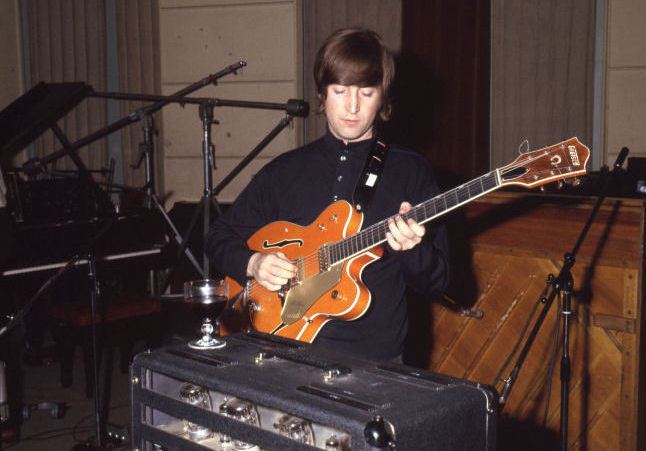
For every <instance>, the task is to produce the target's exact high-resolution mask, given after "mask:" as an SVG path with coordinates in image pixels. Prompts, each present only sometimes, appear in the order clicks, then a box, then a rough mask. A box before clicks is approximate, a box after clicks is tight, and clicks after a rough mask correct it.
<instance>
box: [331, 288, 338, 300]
mask: <svg viewBox="0 0 646 451" xmlns="http://www.w3.org/2000/svg"><path fill="white" fill-rule="evenodd" d="M330 296H332V299H337V298H338V297H339V291H338V290H332V293H330Z"/></svg>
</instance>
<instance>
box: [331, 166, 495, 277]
mask: <svg viewBox="0 0 646 451" xmlns="http://www.w3.org/2000/svg"><path fill="white" fill-rule="evenodd" d="M500 186H501V183H500V180H499V174H498V170H495V171H491V172H488V173H487V174H484V175H482V176H480V177H478V178H476V179H473V180H471V181H470V182H467V183H465V184H463V185H460V186H458V187H456V188H453V189H451V190H449V191H446V192H445V193H442V194H439V195H437V196H435V197H433V198H431V199H429V200H427V201H425V202H422V203H420V204H418V205H415V206H414V207H413V208H411V209H410V211H409V212H408V213H406V214H404V215H402V218H404V220H408V219H413V220H415V222H417V223H418V224H424V223H426V222H428V221H431V220H433V219H435V218H437V217H439V216H441V215H443V214H445V213H448V212H449V211H451V210H453V209H455V208H458V207H460V206H462V205H464V204H466V203H468V202H470V201H472V200H473V199H476V198H478V197H480V196H483V195H484V194H486V193H488V192H490V191H494V190H495V189H497V188H498V187H500ZM393 217H394V216H393ZM389 219H390V218H387V219H384V220H383V221H380V222H377V223H375V224H373V225H371V226H369V227H367V228H366V229H364V230H362V231H361V232H359V233H357V234H355V235H352V236H351V237H348V238H345V239H343V240H341V241H337V242H336V243H331V244H329V245H328V246H327V248H328V249H327V250H328V251H329V261H330V264H335V263H339V262H342V261H344V260H347V259H348V258H350V257H352V256H354V255H357V254H360V253H362V252H365V251H366V250H367V249H370V248H371V247H374V246H377V245H379V244H381V243H384V242H385V241H386V232H388V230H389V229H388V221H389Z"/></svg>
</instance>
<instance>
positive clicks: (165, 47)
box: [160, 0, 302, 202]
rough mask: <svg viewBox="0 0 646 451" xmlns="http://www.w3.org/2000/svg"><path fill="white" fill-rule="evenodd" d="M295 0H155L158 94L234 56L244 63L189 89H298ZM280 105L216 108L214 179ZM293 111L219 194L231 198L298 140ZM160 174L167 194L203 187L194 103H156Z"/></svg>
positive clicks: (236, 95) (176, 197) (281, 92)
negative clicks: (212, 82)
mask: <svg viewBox="0 0 646 451" xmlns="http://www.w3.org/2000/svg"><path fill="white" fill-rule="evenodd" d="M300 8H301V5H300V1H299V0H286V1H277V0H260V1H258V0H255V1H243V0H238V1H234V0H188V1H180V0H161V1H160V35H161V36H160V42H161V80H162V91H163V94H172V93H174V92H176V91H178V90H180V89H182V88H184V87H186V86H188V85H190V84H192V83H194V82H196V81H198V80H200V79H202V78H204V77H206V76H207V75H209V74H213V73H215V72H218V71H219V70H221V69H223V68H224V67H226V66H228V65H230V64H232V63H234V62H236V61H239V60H244V61H246V62H247V64H248V65H247V67H246V68H244V69H243V70H241V71H240V72H239V73H238V75H228V76H226V77H224V78H221V79H220V81H219V82H218V85H217V86H210V87H206V88H203V89H200V90H199V91H196V92H195V93H194V94H192V96H196V97H197V96H199V97H208V96H211V97H217V98H220V99H231V100H253V101H264V102H278V103H284V102H286V101H287V100H288V99H290V98H300V97H302V88H301V80H300V67H301V57H300V55H301V44H300V42H301V41H302V38H301V31H300V22H301V18H300V14H301V13H300ZM284 116H285V113H283V112H280V111H266V110H251V109H246V108H245V109H241V108H224V107H222V108H215V118H216V120H218V121H219V124H216V125H214V126H213V137H212V142H213V143H214V144H215V154H216V165H217V170H216V171H215V174H214V186H215V185H217V183H218V182H219V181H220V180H221V179H222V178H223V177H224V176H225V175H226V174H228V173H229V171H230V170H231V168H233V167H234V166H235V165H236V164H237V163H238V162H239V161H240V160H241V159H242V158H243V157H244V156H245V155H247V153H248V152H249V151H250V150H251V149H252V148H253V147H255V145H256V144H257V143H258V142H259V141H260V140H261V139H262V138H263V137H264V136H265V135H266V134H267V132H269V131H270V130H271V129H272V128H273V127H274V126H275V125H276V124H277V123H278V122H279V121H280V119H281V118H283V117H284ZM300 129H301V124H300V119H296V120H295V126H294V127H289V128H287V129H286V130H283V131H282V132H281V133H280V134H279V135H278V136H277V137H276V138H275V139H274V140H273V141H272V143H270V145H269V146H268V147H267V148H265V150H264V151H263V152H262V153H261V154H260V155H259V156H258V157H256V158H255V159H254V160H253V161H252V162H251V164H250V165H249V166H248V167H247V169H245V170H244V171H243V172H242V173H241V174H239V175H238V177H237V178H236V179H234V180H233V181H232V182H231V184H229V185H228V186H227V187H226V188H225V190H224V191H223V192H222V193H221V194H220V195H219V196H218V201H220V202H230V201H233V200H234V199H235V197H236V196H237V195H238V193H239V192H240V190H241V189H242V188H243V187H244V186H246V185H247V183H248V182H249V180H250V178H251V177H252V175H253V174H254V173H256V172H257V171H258V170H259V168H261V167H262V166H264V165H265V164H266V163H267V162H268V161H269V160H270V159H271V158H272V157H274V156H276V155H278V154H279V153H282V152H285V151H286V150H289V149H292V148H294V147H297V146H298V145H299V144H300V142H301V139H300V136H301V133H300ZM163 130H164V131H163V136H164V139H163V152H164V155H165V160H164V179H165V190H166V192H172V196H171V202H175V201H180V200H197V199H199V198H200V196H202V194H203V187H204V176H203V164H202V161H203V159H202V124H201V121H200V118H199V114H198V107H197V106H190V105H187V106H186V107H184V108H181V107H179V106H168V107H165V108H164V111H163Z"/></svg>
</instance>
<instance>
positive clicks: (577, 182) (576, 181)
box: [572, 177, 581, 186]
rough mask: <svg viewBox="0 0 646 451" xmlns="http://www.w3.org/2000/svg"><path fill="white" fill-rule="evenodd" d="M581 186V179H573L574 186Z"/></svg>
mask: <svg viewBox="0 0 646 451" xmlns="http://www.w3.org/2000/svg"><path fill="white" fill-rule="evenodd" d="M580 184H581V177H574V178H573V179H572V186H579V185H580Z"/></svg>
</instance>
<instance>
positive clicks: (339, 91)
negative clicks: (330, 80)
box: [333, 89, 345, 94]
mask: <svg viewBox="0 0 646 451" xmlns="http://www.w3.org/2000/svg"><path fill="white" fill-rule="evenodd" d="M333 91H334V93H335V94H343V93H344V92H345V89H333Z"/></svg>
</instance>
